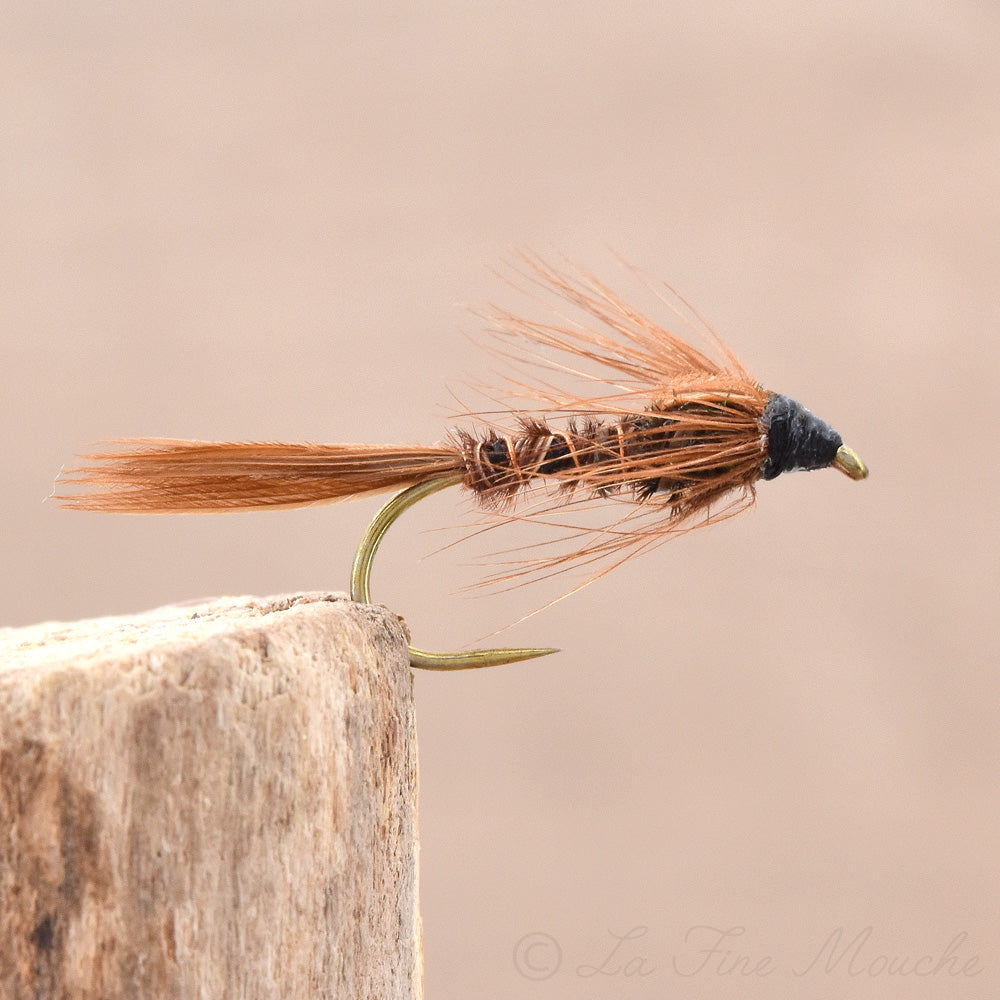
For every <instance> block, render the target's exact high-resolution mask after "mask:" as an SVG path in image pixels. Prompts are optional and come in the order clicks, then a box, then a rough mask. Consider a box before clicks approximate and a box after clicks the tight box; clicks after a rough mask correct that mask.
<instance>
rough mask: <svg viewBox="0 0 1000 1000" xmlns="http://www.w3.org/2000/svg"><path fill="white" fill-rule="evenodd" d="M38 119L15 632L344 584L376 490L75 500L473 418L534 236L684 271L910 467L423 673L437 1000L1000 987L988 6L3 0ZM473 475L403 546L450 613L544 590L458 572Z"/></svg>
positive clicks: (16, 473)
mask: <svg viewBox="0 0 1000 1000" xmlns="http://www.w3.org/2000/svg"><path fill="white" fill-rule="evenodd" d="M0 149H2V160H0V363H2V371H3V376H4V379H3V381H4V393H3V397H2V402H0V406H2V417H3V432H4V441H3V463H2V466H3V492H4V540H3V543H2V544H3V552H4V562H3V590H2V595H0V596H2V601H0V606H2V620H3V622H4V623H5V624H20V623H28V622H34V621H40V620H44V619H48V618H76V617H79V616H89V615H100V614H107V613H114V614H119V613H123V612H127V611H131V610H141V609H144V608H149V607H152V606H156V605H158V604H162V603H165V602H169V601H174V600H178V599H188V598H198V597H203V596H206V595H212V594H238V593H248V592H249V593H257V594H268V593H276V592H280V591H285V590H295V589H317V588H325V587H331V586H332V587H340V586H343V585H344V584H345V582H346V576H347V572H348V566H349V562H350V558H351V554H352V551H353V547H354V544H355V542H356V540H357V537H358V535H359V533H360V531H361V530H362V529H363V527H364V525H365V524H366V522H367V520H368V519H369V517H370V516H371V514H372V513H373V511H374V509H375V506H376V505H375V502H367V503H364V504H357V505H348V506H342V507H340V508H324V509H321V510H314V511H306V512H292V513H283V514H261V515H242V516H240V515H232V516H226V517H217V518H202V519H199V518H163V519H149V520H144V519H138V518H132V519H130V518H113V517H101V516H98V515H84V514H74V513H69V512H64V511H60V510H57V509H55V508H53V507H51V506H50V505H43V504H42V498H43V497H44V496H45V495H46V493H47V492H48V491H49V489H50V486H51V481H52V478H53V475H54V473H55V472H56V470H57V469H58V468H59V466H60V464H62V463H63V462H65V461H68V460H69V459H70V457H71V456H72V455H73V453H74V452H75V451H77V450H79V449H81V448H84V447H86V446H87V445H88V444H89V443H91V442H93V441H95V440H98V439H100V438H102V437H106V436H110V435H122V434H159V435H174V436H190V437H198V436H201V437H218V438H228V437H236V438H247V437H257V438H272V439H293V440H294V439H314V440H338V439H341V440H363V439H371V440H374V441H394V440H417V441H419V440H434V439H436V438H437V437H438V436H439V435H440V434H441V433H443V431H444V429H445V428H446V427H447V426H448V414H449V412H450V411H451V410H452V409H453V406H454V403H453V398H452V395H451V390H452V388H454V387H458V386H461V385H462V384H463V381H465V380H466V379H468V378H478V377H482V376H485V375H488V374H489V371H490V370H491V369H492V368H493V367H495V365H494V362H493V361H491V360H490V359H489V358H488V357H487V356H486V355H484V354H483V353H482V352H481V350H480V349H479V348H478V347H477V346H476V344H475V343H474V340H475V335H476V334H477V331H478V330H479V327H480V323H479V321H478V320H476V319H475V318H474V317H472V316H471V315H470V313H469V311H468V307H469V306H475V305H481V304H483V303H486V302H490V301H496V302H499V303H502V304H518V303H516V302H515V301H514V300H513V299H512V298H510V292H509V290H508V289H507V288H506V286H505V285H504V283H503V281H502V280H501V279H500V278H499V277H498V276H497V275H496V274H495V273H493V271H492V270H491V269H493V268H495V267H498V266H501V265H502V263H503V261H504V259H505V258H506V257H507V256H508V255H509V252H510V250H511V248H516V247H522V246H527V247H533V248H536V249H540V250H542V251H547V250H550V249H552V248H555V249H556V250H557V251H559V252H561V253H563V254H565V255H566V256H568V257H570V258H572V259H574V260H578V261H580V262H581V263H583V264H585V265H588V266H590V267H592V268H594V269H595V270H597V271H599V272H600V273H602V274H604V275H606V276H607V277H608V280H609V281H611V282H612V283H618V278H620V277H621V276H622V273H623V272H622V269H621V266H620V265H619V264H618V262H617V261H616V259H615V256H614V252H618V253H621V254H622V255H623V256H625V257H626V258H628V259H629V260H630V261H632V262H634V263H635V264H636V265H638V266H640V267H641V268H642V269H643V270H644V271H646V272H647V273H649V274H651V275H653V276H655V277H656V278H662V279H665V280H669V281H670V282H672V283H673V284H674V285H675V286H677V287H678V288H679V289H680V290H681V291H683V292H684V294H685V295H686V296H687V297H688V298H689V299H691V300H692V301H693V302H695V303H696V304H697V305H698V307H699V308H700V309H701V310H702V311H703V312H704V313H705V314H706V315H707V316H708V317H709V318H710V319H711V321H712V323H713V325H714V326H715V327H716V329H718V330H719V331H720V332H721V333H722V334H723V335H724V336H725V337H726V338H727V339H728V341H729V342H730V343H731V344H732V346H733V347H734V348H735V349H736V350H737V351H738V352H739V353H740V354H741V356H742V357H743V358H744V359H745V360H746V361H747V362H748V363H749V364H750V365H751V366H752V367H753V368H754V370H755V371H756V372H757V373H759V374H760V376H761V378H762V379H763V380H764V381H765V382H766V384H768V385H769V386H770V387H773V388H775V389H780V390H781V391H784V392H787V393H789V394H792V395H794V396H796V397H798V398H800V399H802V400H803V401H804V402H805V403H806V404H807V405H809V406H810V407H811V408H813V409H814V410H815V411H817V412H818V413H820V414H822V415H823V416H825V417H826V418H827V419H829V420H830V421H831V422H832V423H834V424H835V425H836V426H837V427H838V428H839V429H840V430H841V431H842V433H843V434H844V436H845V438H847V439H848V441H849V442H851V443H852V444H853V445H854V446H855V447H856V448H857V450H858V451H859V452H860V453H861V454H862V455H863V457H864V458H865V459H866V460H867V461H868V462H869V463H870V465H871V468H872V477H871V479H870V480H869V481H868V482H866V483H864V484H854V483H850V482H849V481H848V480H846V479H845V478H843V477H841V476H838V475H836V474H835V473H833V472H828V473H815V474H813V475H809V476H805V475H802V476H797V477H783V478H782V479H780V480H778V481H777V482H775V483H772V484H766V485H765V486H764V487H763V488H762V489H761V491H760V492H761V496H760V503H759V505H758V507H757V508H756V510H755V511H753V512H752V513H749V514H746V515H744V516H743V517H742V518H740V519H738V520H735V521H730V522H728V523H726V524H725V525H721V526H718V527H716V528H714V529H710V530H708V531H705V532H699V533H696V534H695V535H692V536H690V537H688V538H686V539H684V540H682V541H680V542H677V543H674V544H672V545H670V546H668V547H666V548H665V549H662V550H660V551H659V552H658V553H657V554H656V555H655V556H652V557H649V558H646V559H643V560H639V561H638V562H635V563H633V564H631V565H630V566H628V567H626V568H624V569H622V570H620V571H619V572H618V573H616V574H615V575H614V576H613V577H611V578H609V579H607V580H605V581H603V582H601V583H599V584H598V585H596V586H594V587H592V588H591V589H590V590H588V591H585V592H583V593H581V594H578V595H576V596H575V597H574V598H573V599H571V600H569V601H565V602H563V603H561V604H560V605H558V606H556V607H554V608H552V609H551V610H549V611H547V612H545V613H544V614H542V615H540V616H538V617H535V618H533V619H531V620H529V621H527V622H525V623H524V624H522V625H521V626H518V627H517V628H515V629H513V630H512V631H510V632H508V633H506V634H505V636H504V639H505V640H507V641H516V642H519V643H532V642H536V643H541V644H553V645H558V646H562V647H563V648H564V649H565V652H564V653H562V654H561V655H560V656H558V657H552V658H550V659H549V660H546V661H537V662H535V663H531V664H523V665H517V666H512V667H508V668H505V669H499V670H495V671H492V672H488V673H481V674H476V673H465V674H461V675H456V676H440V675H422V676H418V677H417V682H416V694H417V700H418V718H419V728H420V741H421V746H420V750H421V793H422V795H421V833H422V838H423V849H422V854H421V864H422V870H421V892H422V905H423V914H424V921H425V942H426V981H427V994H428V996H429V997H445V996H453V997H459V996H461V997H477V996H482V997H497V996H503V997H522V996H523V997H536V998H545V1000H552V998H562V997H567V998H568V997H573V998H579V997H591V996H592V997H598V996H600V997H608V996H615V997H624V996H628V997H656V998H662V997H679V998H682V1000H696V998H697V1000H710V998H733V1000H736V998H739V1000H752V998H756V997H767V998H775V997H795V998H799V997H823V998H835V1000H841V998H848V997H850V998H867V997H878V998H890V997H901V996H907V997H918V998H919V997H934V998H940V997H976V998H982V997H987V996H995V995H998V994H1000V922H998V918H1000V878H998V875H1000V865H998V848H997V844H998V842H1000V805H998V796H1000V790H998V781H997V772H998V768H1000V739H998V733H997V716H998V699H1000V669H998V668H1000V663H998V655H997V639H996V635H997V621H996V611H997V599H996V590H997V584H998V571H997V553H996V546H997V519H996V506H997V495H998V491H1000V475H998V473H997V466H996V440H997V426H998V421H997V405H996V401H997V398H998V385H997V370H998V366H997V362H998V353H1000V352H998V347H997V337H998V324H997V306H998V302H1000V295H998V274H1000V197H998V187H1000V184H998V182H1000V168H998V164H1000V15H998V9H997V7H996V6H995V5H994V4H991V3H974V2H966V3H953V2H944V0H925V2H919V0H918V2H915V3H906V4H885V3H882V4H860V3H856V4H843V3H831V2H825V0H821V2H813V3H809V4H796V3H791V2H773V3H768V4H759V5H753V4H738V3H725V4H704V3H695V2H689V3H679V4H671V3H644V4H631V5H623V4H618V3H598V2H589V3H583V4H568V3H555V2H551V0H549V2H544V0H543V2H538V0H535V2H532V3H530V4H529V3H513V4H512V3H506V4H503V5H476V4H447V3H439V2H431V3H423V4H412V5H403V4H398V3H390V4H385V5H360V4H359V5H357V6H356V7H352V6H349V5H345V4H340V3H336V2H333V3H296V2H292V3H288V2H286V3H281V4H265V3H252V4H238V5H237V4H224V3H217V2H212V0H209V2H200V3H186V2H180V3H170V4H153V3H148V2H139V3H134V2H133V3H124V2H110V3H104V4H89V5H72V4H53V3H40V4H6V5H5V7H4V10H3V14H2V24H0ZM623 287H625V288H628V287H630V286H629V285H628V283H627V282H623ZM470 335H471V336H470ZM460 506H461V505H460V503H459V501H458V499H457V498H456V497H449V496H442V497H439V498H437V499H435V500H434V501H432V502H429V503H428V504H427V505H426V507H427V509H426V510H425V511H415V512H414V513H413V515H412V516H411V517H410V518H409V519H408V521H407V522H405V523H406V527H405V528H404V527H402V526H401V527H400V528H399V530H397V531H396V532H394V533H393V536H392V537H391V539H390V543H389V544H388V546H387V551H386V552H385V554H384V556H383V557H382V558H381V559H380V562H379V565H378V567H377V568H376V581H375V590H376V592H377V594H378V596H379V597H380V598H382V599H384V600H386V601H388V602H390V603H391V604H392V605H393V606H394V607H395V608H397V609H398V610H399V611H400V612H402V613H405V615H406V617H407V619H408V621H409V622H410V623H411V625H412V627H413V629H414V633H415V635H417V636H418V637H419V639H420V640H422V641H423V642H424V643H425V644H428V645H431V644H437V645H441V646H447V645H454V644H459V643H463V642H470V641H472V640H474V639H475V638H476V637H477V636H479V635H481V634H482V633H483V632H484V631H486V630H487V629H488V628H492V627H496V626H497V625H500V624H503V623H504V622H505V621H508V620H509V619H510V618H511V617H512V616H513V615H514V614H515V613H516V610H515V609H518V610H523V608H521V607H520V606H519V605H518V598H517V595H515V598H514V599H513V601H512V602H510V603H508V602H506V601H505V600H500V599H482V598H480V599H472V600H467V599H465V598H462V597H455V596H454V595H453V592H454V590H455V589H456V587H457V586H458V585H459V583H460V582H461V581H462V580H463V579H466V575H465V570H464V569H463V568H462V566H461V564H462V563H463V562H464V560H465V555H464V554H463V553H461V552H460V551H459V550H452V551H449V552H445V553H443V554H441V555H438V556H434V557H432V558H430V559H428V560H427V562H424V563H421V562H418V558H419V556H420V555H421V554H422V553H426V552H428V551H429V550H431V549H433V548H435V547H436V545H437V544H438V542H437V536H436V535H434V534H429V535H428V534H426V533H423V529H429V528H432V527H434V526H435V525H438V524H441V523H445V522H447V521H449V520H451V519H452V518H454V517H455V516H456V514H457V512H458V511H459V509H460ZM543 596H544V595H543ZM705 926H708V927H715V928H720V929H723V928H725V929H732V928H739V927H742V928H744V932H743V934H742V935H741V936H736V935H735V934H734V935H733V936H732V937H730V938H729V939H728V941H727V942H725V943H724V944H722V945H720V947H721V949H722V950H723V951H724V950H726V949H730V950H731V951H732V952H733V953H734V954H735V953H740V954H744V955H749V956H752V958H753V962H754V963H755V964H756V963H757V962H760V961H762V960H763V959H764V958H765V957H767V956H769V958H770V964H769V965H765V966H764V967H763V968H762V969H761V970H760V971H764V970H766V969H768V968H769V969H771V970H772V971H771V972H770V974H769V975H767V976H760V975H749V976H742V975H736V974H730V975H725V974H721V972H720V965H719V959H718V956H716V957H710V956H707V955H705V954H704V949H705V948H707V947H708V946H709V938H710V936H711V934H712V933H713V932H711V931H708V930H705V929H703V928H704V927H705ZM638 927H645V928H647V930H646V931H645V934H644V935H643V936H639V932H638V931H635V930H634V929H635V928H638ZM699 928H702V929H699ZM837 928H842V934H843V937H842V939H841V947H842V948H843V947H846V946H847V945H848V944H849V942H851V941H852V940H853V939H854V938H855V937H856V936H857V935H859V934H860V935H862V937H861V938H860V939H858V941H857V942H856V944H857V951H856V954H855V953H853V952H852V953H850V954H848V955H847V956H846V957H844V958H843V959H842V960H841V961H840V963H839V964H837V962H836V960H835V959H834V960H833V961H832V963H831V964H832V968H829V969H828V968H826V967H825V966H824V962H825V961H826V959H827V958H828V957H829V953H828V952H827V953H824V955H823V956H822V957H821V958H820V960H819V962H818V963H817V964H811V963H813V960H814V958H815V957H816V955H817V953H818V952H820V951H821V949H822V948H823V946H824V942H827V943H828V939H829V937H830V935H831V934H832V933H834V932H835V931H836V929H837ZM866 928H871V931H870V936H867V937H866V936H865V930H866ZM630 932H633V933H634V934H635V937H634V939H633V940H630V941H629V942H627V943H626V944H624V945H622V946H621V948H620V950H619V951H618V953H617V954H616V955H615V956H614V957H613V958H612V959H610V960H609V961H608V962H607V963H604V964H603V965H602V963H603V962H604V959H605V957H606V956H607V955H608V954H609V953H610V951H611V949H612V943H613V941H612V937H611V935H612V934H618V935H626V934H628V933H630ZM528 935H541V936H538V937H528ZM962 935H965V936H964V937H963V936H962ZM956 938H957V941H956ZM556 945H558V951H557V950H556ZM949 948H951V951H948V949H949ZM922 955H929V956H931V959H929V960H928V961H926V962H924V963H923V964H921V965H920V966H919V970H920V971H921V972H924V973H931V972H934V971H935V969H936V974H934V975H931V974H927V975H924V976H922V977H920V976H916V975H912V974H911V975H907V976H901V975H898V974H896V975H890V973H889V969H888V968H886V967H884V966H883V964H882V959H880V957H879V956H884V957H885V958H886V959H892V960H893V961H894V962H898V961H899V960H901V959H904V958H908V959H909V960H910V961H913V960H916V959H918V958H920V956H922ZM949 956H953V958H952V959H950V960H949ZM557 957H558V963H557V962H556V959H557ZM731 957H732V956H731ZM852 957H853V961H854V965H853V968H848V964H849V961H850V960H851V959H852ZM709 959H710V960H709ZM942 961H943V962H944V965H943V966H941V965H940V963H941V962H942ZM518 962H520V963H521V964H520V966H518V964H517V963H518ZM970 962H972V963H973V964H972V965H967V963H970ZM703 963H704V964H703ZM939 966H940V967H939ZM597 967H601V971H600V972H595V969H596V968H597ZM722 968H723V969H724V968H726V966H724V965H723V966H722ZM905 968H910V967H904V969H905ZM963 968H964V973H962V974H959V973H960V972H962V969H963ZM977 969H978V970H979V972H978V975H975V976H970V975H968V974H967V973H969V972H972V971H975V970H977ZM911 971H912V969H911ZM639 972H641V973H646V974H645V975H639V974H636V975H632V976H628V975H627V973H639ZM548 973H551V975H548V978H544V979H542V978H539V979H538V980H537V981H531V979H530V978H529V976H542V975H544V974H548ZM797 973H800V974H797ZM953 973H954V974H953Z"/></svg>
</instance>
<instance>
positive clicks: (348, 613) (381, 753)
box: [0, 593, 421, 1000]
mask: <svg viewBox="0 0 1000 1000" xmlns="http://www.w3.org/2000/svg"><path fill="white" fill-rule="evenodd" d="M416 783H417V751H416V737H415V730H414V713H413V702H412V681H411V675H410V669H409V665H408V663H407V657H406V641H405V638H404V635H403V631H402V628H401V626H400V623H399V621H398V620H397V619H395V618H394V617H393V616H391V615H389V614H387V613H386V612H385V611H383V610H380V609H377V608H372V607H366V606H362V605H356V604H351V603H350V602H348V601H346V600H344V599H343V598H342V597H338V596H337V595H332V594H322V593H319V594H297V595H290V596H282V597H273V598H263V599H257V598H226V599H221V600H216V601H212V602H209V603H205V604H199V605H191V606H184V607H168V608H162V609H160V610H157V611H152V612H149V613H148V614H142V615H137V616H134V617H128V618H107V619H98V620H94V621H83V622H76V623H72V624H62V623H56V624H53V623H49V624H44V625H38V626H33V627H30V628H23V629H4V630H0V996H2V997H4V998H5V1000H20V998H27V997H31V998H33V1000H36V998H48V997H53V998H55V997H59V998H62V997H67V998H69V997H73V998H78V997H79V998H95V1000H115V998H119V997H130V998H133V997H142V998H150V1000H154V998H155V1000H160V998H188V997H191V998H194V997H197V998H209V997H211V998H216V997H218V998H223V997H240V998H248V1000H256V998H265V997H266V998H278V997H280V998H300V997H302V998H304V997H309V998H314V997H380V998H407V997H414V996H419V995H420V992H421V961H420V925H419V916H418V911H417V867H416V864H417V862H416V847H417V845H416Z"/></svg>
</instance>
